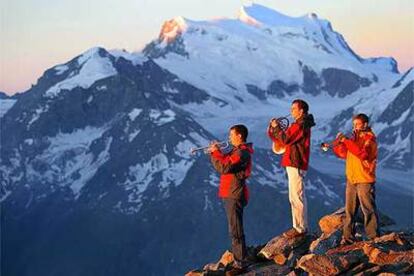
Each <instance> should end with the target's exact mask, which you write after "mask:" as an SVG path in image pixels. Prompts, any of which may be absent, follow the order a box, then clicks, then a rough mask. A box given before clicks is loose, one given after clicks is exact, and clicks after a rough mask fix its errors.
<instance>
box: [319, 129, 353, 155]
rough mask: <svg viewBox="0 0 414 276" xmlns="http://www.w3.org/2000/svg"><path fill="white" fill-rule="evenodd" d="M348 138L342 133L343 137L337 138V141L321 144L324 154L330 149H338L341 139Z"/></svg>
mask: <svg viewBox="0 0 414 276" xmlns="http://www.w3.org/2000/svg"><path fill="white" fill-rule="evenodd" d="M346 137H347V136H345V135H344V134H342V133H341V135H339V136H338V137H336V138H335V140H333V141H331V142H322V143H321V150H322V151H324V152H327V151H328V150H329V149H332V148H333V147H336V146H337V145H339V144H340V143H341V139H342V138H346Z"/></svg>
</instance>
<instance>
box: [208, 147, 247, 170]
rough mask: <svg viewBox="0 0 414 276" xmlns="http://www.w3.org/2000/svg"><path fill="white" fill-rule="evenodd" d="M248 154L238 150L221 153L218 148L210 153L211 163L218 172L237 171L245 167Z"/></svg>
mask: <svg viewBox="0 0 414 276" xmlns="http://www.w3.org/2000/svg"><path fill="white" fill-rule="evenodd" d="M249 158H250V157H249V154H246V153H243V152H242V151H240V150H237V151H234V152H233V153H232V154H230V155H228V154H223V153H222V152H221V151H220V150H216V151H213V152H212V153H211V163H212V164H213V167H214V168H215V169H216V170H217V171H218V172H219V173H220V174H228V173H237V172H240V171H243V170H245V169H246V166H247V164H248V161H249Z"/></svg>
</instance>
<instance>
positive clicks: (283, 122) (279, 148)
mask: <svg viewBox="0 0 414 276" xmlns="http://www.w3.org/2000/svg"><path fill="white" fill-rule="evenodd" d="M288 116H289V115H286V116H283V117H279V118H272V119H271V120H270V122H272V121H273V120H276V121H277V123H278V125H279V127H280V128H281V129H282V130H283V131H286V130H287V129H288V127H289V119H288V118H287V117H288ZM269 127H271V126H270V125H269ZM272 151H273V152H274V153H275V154H283V153H285V151H286V145H285V144H283V142H282V141H280V140H279V139H276V141H273V143H272Z"/></svg>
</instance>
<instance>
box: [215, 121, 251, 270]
mask: <svg viewBox="0 0 414 276" xmlns="http://www.w3.org/2000/svg"><path fill="white" fill-rule="evenodd" d="M247 135H248V130H247V128H246V126H244V125H234V126H232V127H231V128H230V132H229V141H230V143H231V144H232V145H233V149H232V150H231V151H230V152H229V153H226V154H223V153H222V152H221V151H220V149H219V147H218V146H217V143H213V144H212V145H211V146H210V148H209V151H210V153H211V163H212V164H213V166H214V168H215V169H216V170H217V171H218V172H219V173H220V174H221V177H220V186H219V193H218V195H219V197H220V198H222V199H223V203H224V206H225V209H226V215H227V222H228V228H229V232H230V238H231V244H232V252H233V255H234V264H233V268H234V269H240V270H241V269H243V268H244V267H245V265H246V264H247V263H246V260H245V259H246V243H245V237H244V230H243V208H244V207H245V206H246V204H247V201H248V195H249V194H248V190H247V186H246V179H247V178H248V177H249V176H250V173H251V167H252V161H251V154H252V153H253V148H252V145H251V144H250V143H249V144H246V138H247Z"/></svg>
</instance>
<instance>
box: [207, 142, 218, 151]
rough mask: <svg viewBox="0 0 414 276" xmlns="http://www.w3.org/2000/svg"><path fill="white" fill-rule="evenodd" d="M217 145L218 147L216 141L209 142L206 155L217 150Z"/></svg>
mask: <svg viewBox="0 0 414 276" xmlns="http://www.w3.org/2000/svg"><path fill="white" fill-rule="evenodd" d="M219 145H220V142H219V141H216V140H214V141H211V143H210V145H209V147H208V153H212V152H213V151H216V150H219V149H220V147H219Z"/></svg>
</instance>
